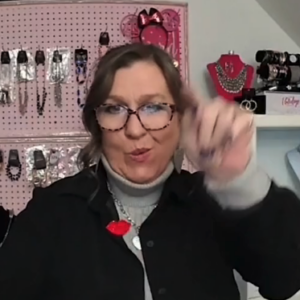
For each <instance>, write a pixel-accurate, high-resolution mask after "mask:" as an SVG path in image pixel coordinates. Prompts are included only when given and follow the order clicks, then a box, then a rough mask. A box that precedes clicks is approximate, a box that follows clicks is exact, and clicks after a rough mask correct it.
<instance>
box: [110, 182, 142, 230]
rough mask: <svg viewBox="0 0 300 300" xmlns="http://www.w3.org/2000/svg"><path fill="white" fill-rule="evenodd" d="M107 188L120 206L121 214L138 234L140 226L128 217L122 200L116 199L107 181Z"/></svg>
mask: <svg viewBox="0 0 300 300" xmlns="http://www.w3.org/2000/svg"><path fill="white" fill-rule="evenodd" d="M107 188H108V190H109V192H110V194H111V196H112V198H113V200H114V202H115V204H116V205H117V206H118V207H119V208H120V211H121V213H122V215H123V216H124V217H125V218H126V219H127V221H128V222H129V223H130V224H131V225H132V227H133V228H134V229H135V231H136V234H137V235H139V232H140V228H141V226H138V225H137V224H136V223H135V221H134V220H133V219H132V218H131V217H130V215H129V214H128V212H127V211H126V210H125V208H124V206H123V204H122V202H121V201H120V200H119V199H117V197H116V196H115V195H114V193H113V191H112V190H111V187H110V185H109V184H108V183H107Z"/></svg>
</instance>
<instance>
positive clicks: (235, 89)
mask: <svg viewBox="0 0 300 300" xmlns="http://www.w3.org/2000/svg"><path fill="white" fill-rule="evenodd" d="M215 68H216V72H217V77H218V81H219V83H220V85H221V87H222V88H223V89H224V90H225V91H226V92H227V93H231V94H237V93H239V92H240V91H241V90H242V89H243V88H244V86H245V84H246V80H247V65H245V64H244V66H243V69H242V70H241V72H240V73H239V74H238V75H237V77H235V78H230V77H229V76H228V75H227V74H226V72H225V71H224V69H223V68H222V66H221V65H220V63H219V62H217V63H216V67H215Z"/></svg>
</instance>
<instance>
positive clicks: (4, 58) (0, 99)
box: [0, 50, 12, 105]
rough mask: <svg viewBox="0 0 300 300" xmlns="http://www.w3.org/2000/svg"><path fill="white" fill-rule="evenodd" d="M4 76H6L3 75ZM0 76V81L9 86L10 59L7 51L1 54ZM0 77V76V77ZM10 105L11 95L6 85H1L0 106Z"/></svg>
mask: <svg viewBox="0 0 300 300" xmlns="http://www.w3.org/2000/svg"><path fill="white" fill-rule="evenodd" d="M3 74H6V75H3ZM0 75H2V76H3V77H4V78H1V81H8V83H9V84H10V81H11V59H10V54H9V51H4V50H3V51H2V52H1V70H0ZM0 77H1V76H0ZM11 103H12V99H11V93H10V91H9V87H8V86H7V84H3V86H2V87H1V88H0V105H10V104H11Z"/></svg>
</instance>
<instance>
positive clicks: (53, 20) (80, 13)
mask: <svg viewBox="0 0 300 300" xmlns="http://www.w3.org/2000/svg"><path fill="white" fill-rule="evenodd" d="M21 3H22V2H21ZM24 3H26V2H25V1H24ZM151 7H155V8H156V9H157V10H159V11H164V10H169V12H176V13H177V15H178V20H177V21H178V22H179V23H178V25H179V26H178V29H177V34H171V35H170V38H171V39H172V41H175V39H178V41H177V45H178V49H177V50H176V51H177V52H178V53H177V54H176V55H177V57H178V60H179V61H180V71H181V74H182V76H183V77H185V78H186V79H187V76H188V75H187V74H188V70H187V65H188V59H187V49H186V48H187V35H186V23H187V20H186V18H187V8H186V6H185V5H180V4H174V5H171V4H168V5H162V4H158V3H151V4H148V3H147V2H145V3H135V2H133V3H126V2H124V3H121V2H119V3H103V2H102V3H100V2H98V3H90V2H83V3H82V1H81V3H76V2H74V3H62V4H59V3H57V2H56V3H52V4H32V3H31V4H22V5H9V2H7V3H5V4H4V5H3V4H2V5H0V36H1V45H2V47H3V48H4V49H20V48H21V47H22V48H23V49H28V51H30V52H31V53H32V55H35V51H36V50H37V49H39V48H40V49H42V50H44V51H45V52H46V49H49V48H52V49H53V48H56V47H59V48H64V47H67V48H69V49H70V50H71V51H72V54H71V62H72V64H71V65H72V67H71V79H70V81H69V83H67V84H63V87H62V91H63V92H62V95H63V104H62V108H61V109H60V108H57V107H56V106H55V103H54V94H53V86H52V85H49V84H48V83H47V84H46V89H47V93H48V97H47V101H46V105H45V113H44V116H38V114H37V109H36V82H35V81H34V82H29V83H28V90H29V104H28V112H27V113H26V114H25V115H24V116H21V115H20V113H19V110H18V101H16V102H15V103H14V104H13V105H12V106H10V107H8V106H4V107H1V108H0V118H1V124H2V125H1V128H0V137H8V136H15V137H21V136H37V137H38V136H57V135H60V136H61V135H64V134H65V135H78V134H80V133H83V132H84V131H83V127H82V123H81V119H80V115H81V109H80V108H79V107H78V105H77V96H76V91H77V85H76V80H75V66H74V63H73V57H74V50H75V49H76V48H80V47H81V46H83V47H84V48H85V49H88V51H89V60H88V64H89V70H88V71H90V69H91V66H92V65H93V63H94V62H95V61H96V59H97V58H98V45H99V36H100V32H102V31H105V30H106V29H107V31H108V32H109V35H110V45H111V46H116V45H120V44H124V43H129V42H130V40H129V39H128V37H124V35H123V34H122V33H121V28H122V26H123V27H124V18H125V17H126V16H128V15H133V14H137V12H139V11H141V10H143V9H146V10H149V9H150V8H151ZM122 21H123V25H122V24H121V23H122ZM129 23H130V22H129ZM129 23H128V22H127V23H126V24H127V27H128V25H130V24H129ZM39 82H40V83H39V85H41V86H40V87H39V88H42V80H41V78H39Z"/></svg>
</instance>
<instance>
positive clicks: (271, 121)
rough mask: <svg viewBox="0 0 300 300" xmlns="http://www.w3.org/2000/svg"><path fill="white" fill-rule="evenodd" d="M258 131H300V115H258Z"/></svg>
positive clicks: (256, 122)
mask: <svg viewBox="0 0 300 300" xmlns="http://www.w3.org/2000/svg"><path fill="white" fill-rule="evenodd" d="M255 124H256V127H257V128H258V129H288V128H290V129H292V128H295V129H296V128H299V129H300V115H278V116H276V115H256V116H255Z"/></svg>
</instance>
